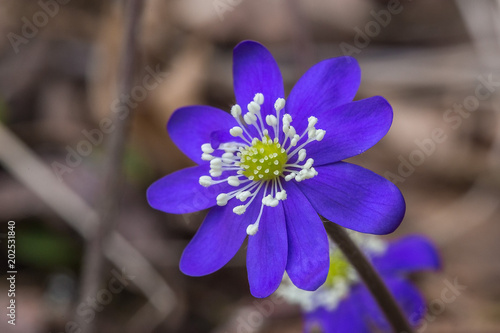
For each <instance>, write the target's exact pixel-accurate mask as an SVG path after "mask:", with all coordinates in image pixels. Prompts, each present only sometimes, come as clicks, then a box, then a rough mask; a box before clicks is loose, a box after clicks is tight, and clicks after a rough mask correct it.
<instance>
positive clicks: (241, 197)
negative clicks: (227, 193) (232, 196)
mask: <svg viewBox="0 0 500 333" xmlns="http://www.w3.org/2000/svg"><path fill="white" fill-rule="evenodd" d="M251 195H252V192H250V191H243V192H240V193H238V194H236V199H238V200H240V201H241V202H244V201H245V200H247V199H248V197H249V196H251Z"/></svg>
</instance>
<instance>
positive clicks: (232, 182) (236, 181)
mask: <svg viewBox="0 0 500 333" xmlns="http://www.w3.org/2000/svg"><path fill="white" fill-rule="evenodd" d="M227 182H228V184H229V185H231V186H240V184H241V183H240V180H239V179H238V177H236V176H230V177H228V178H227Z"/></svg>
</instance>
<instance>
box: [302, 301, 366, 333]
mask: <svg viewBox="0 0 500 333" xmlns="http://www.w3.org/2000/svg"><path fill="white" fill-rule="evenodd" d="M363 315H364V314H363V313H361V312H360V310H359V304H357V303H356V302H354V301H353V300H352V299H351V298H350V297H349V296H348V298H346V299H344V300H342V301H341V302H340V303H339V305H338V306H337V308H335V309H333V310H326V309H324V308H318V309H316V310H314V311H312V312H309V313H306V314H305V325H304V326H305V327H304V328H305V332H306V333H312V332H317V331H315V330H314V329H315V328H317V327H320V328H321V330H320V331H321V332H325V333H345V332H349V333H370V332H371V330H370V329H369V327H367V325H366V323H365V321H364V320H363Z"/></svg>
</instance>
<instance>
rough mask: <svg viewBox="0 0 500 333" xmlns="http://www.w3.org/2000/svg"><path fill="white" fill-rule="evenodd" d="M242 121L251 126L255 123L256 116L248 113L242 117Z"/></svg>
mask: <svg viewBox="0 0 500 333" xmlns="http://www.w3.org/2000/svg"><path fill="white" fill-rule="evenodd" d="M243 120H245V123H247V124H248V125H253V124H254V123H255V122H257V116H256V115H255V114H253V113H250V112H248V113H246V114H245V115H244V116H243Z"/></svg>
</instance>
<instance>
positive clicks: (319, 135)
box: [316, 129, 326, 141]
mask: <svg viewBox="0 0 500 333" xmlns="http://www.w3.org/2000/svg"><path fill="white" fill-rule="evenodd" d="M325 134H326V131H325V130H322V129H319V130H316V141H321V140H323V138H324V137H325Z"/></svg>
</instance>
